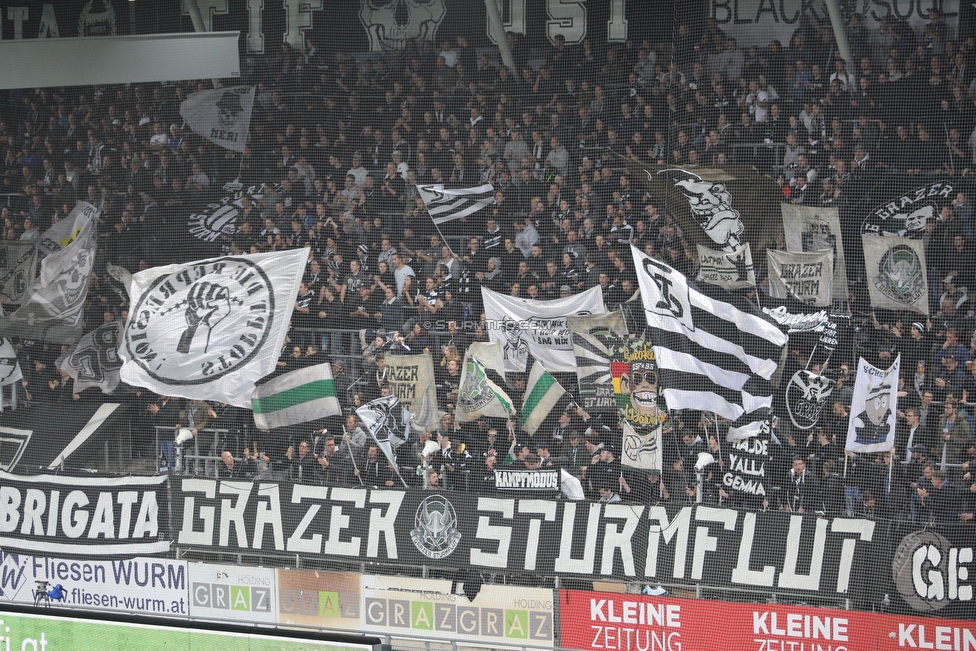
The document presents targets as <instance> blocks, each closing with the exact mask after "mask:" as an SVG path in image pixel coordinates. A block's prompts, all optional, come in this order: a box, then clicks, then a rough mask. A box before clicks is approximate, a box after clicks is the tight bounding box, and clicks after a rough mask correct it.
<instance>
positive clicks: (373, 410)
mask: <svg viewBox="0 0 976 651" xmlns="http://www.w3.org/2000/svg"><path fill="white" fill-rule="evenodd" d="M356 414H357V415H358V416H359V420H361V421H362V422H363V425H365V426H366V431H367V432H369V435H370V437H372V439H373V440H374V441H376V445H378V446H379V448H380V450H382V451H383V454H384V455H385V456H386V459H387V461H389V462H390V465H391V466H392V467H393V471H394V472H395V473H396V475H397V477H399V478H400V481H401V482H403V485H404V486H406V485H407V482H406V481H404V479H403V477H402V476H401V475H400V470H399V466H398V464H397V457H396V451H397V448H399V447H400V446H401V445H403V444H404V443H406V442H407V441H408V440H409V439H410V421H411V420H412V419H413V416H412V415H411V414H410V412H409V411H407V410H406V409H405V408H404V407H403V403H401V402H400V399H399V398H397V397H396V396H385V397H383V398H377V399H376V400H371V401H370V402H369V403H367V404H365V405H363V406H362V407H360V408H358V409H357V410H356Z"/></svg>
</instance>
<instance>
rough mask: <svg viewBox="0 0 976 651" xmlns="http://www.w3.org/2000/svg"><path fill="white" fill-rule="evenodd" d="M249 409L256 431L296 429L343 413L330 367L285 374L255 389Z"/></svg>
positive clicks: (324, 366) (321, 366) (317, 367)
mask: <svg viewBox="0 0 976 651" xmlns="http://www.w3.org/2000/svg"><path fill="white" fill-rule="evenodd" d="M251 408H252V409H253V410H254V424H255V425H257V426H258V429H274V428H276V427H285V426H286V425H297V424H298V423H307V422H309V421H313V420H316V419H319V418H325V417H326V416H338V415H339V414H341V413H342V407H340V406H339V399H338V398H337V397H336V389H335V381H334V380H333V379H332V368H331V366H330V365H329V364H318V365H316V366H310V367H308V368H303V369H301V370H298V371H293V372H291V373H286V374H285V375H282V376H281V377H279V378H276V379H274V380H271V381H270V382H268V383H266V384H262V385H261V386H258V387H255V389H254V393H253V394H252V396H251Z"/></svg>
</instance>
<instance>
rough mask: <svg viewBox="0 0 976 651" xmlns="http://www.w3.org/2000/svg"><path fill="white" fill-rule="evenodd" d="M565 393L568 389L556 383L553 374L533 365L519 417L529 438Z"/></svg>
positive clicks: (536, 364) (538, 365)
mask: <svg viewBox="0 0 976 651" xmlns="http://www.w3.org/2000/svg"><path fill="white" fill-rule="evenodd" d="M564 393H566V389H564V388H563V387H562V385H560V384H559V383H558V382H556V378H554V377H553V376H552V373H550V372H549V371H547V370H546V369H544V368H543V367H542V364H540V363H539V362H538V361H536V363H535V364H533V365H532V371H531V372H530V373H529V379H528V381H527V382H526V383H525V398H524V399H523V400H522V415H521V416H519V426H520V427H521V428H522V429H523V430H525V431H526V432H527V433H528V435H529V436H533V435H534V434H535V432H536V430H538V429H539V426H540V425H542V421H544V420H545V419H546V416H548V415H549V413H550V412H551V411H552V410H553V408H554V407H555V406H556V403H557V402H559V399H560V398H562V397H563V394H564Z"/></svg>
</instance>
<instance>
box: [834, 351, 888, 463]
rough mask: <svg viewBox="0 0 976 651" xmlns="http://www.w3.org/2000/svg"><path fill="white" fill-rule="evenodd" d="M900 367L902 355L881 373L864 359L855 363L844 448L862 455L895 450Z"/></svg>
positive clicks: (880, 370)
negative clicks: (849, 416)
mask: <svg viewBox="0 0 976 651" xmlns="http://www.w3.org/2000/svg"><path fill="white" fill-rule="evenodd" d="M900 367H901V355H898V357H896V358H895V361H894V363H893V364H892V365H891V366H889V367H888V368H887V369H884V370H882V369H880V368H876V367H875V366H873V365H872V364H870V363H869V362H867V361H865V359H864V358H863V357H861V358H859V359H858V360H857V376H856V377H855V379H854V396H853V397H852V398H851V414H852V415H851V419H850V422H849V423H848V427H847V444H846V445H845V446H844V447H845V448H846V449H848V450H850V451H851V452H856V453H858V454H865V453H871V452H884V451H885V450H890V449H891V448H892V447H894V445H895V414H896V413H897V412H898V373H899V371H900Z"/></svg>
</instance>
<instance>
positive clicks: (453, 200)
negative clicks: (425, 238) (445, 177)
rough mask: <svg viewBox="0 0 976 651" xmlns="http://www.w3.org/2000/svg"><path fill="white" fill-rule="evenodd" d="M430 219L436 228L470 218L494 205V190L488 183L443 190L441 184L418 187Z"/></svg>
mask: <svg viewBox="0 0 976 651" xmlns="http://www.w3.org/2000/svg"><path fill="white" fill-rule="evenodd" d="M417 191H418V192H420V198H421V199H423V200H424V206H426V207H427V212H428V213H430V218H431V219H432V220H434V223H435V224H437V225H438V226H439V225H441V224H444V223H446V222H449V221H454V220H455V219H462V218H464V217H470V216H471V215H473V214H475V213H476V212H478V211H480V210H483V209H484V208H485V207H487V206H490V205H492V204H494V203H495V188H493V187H492V186H491V184H490V183H485V184H484V185H479V186H478V187H475V188H445V187H444V185H443V184H441V183H435V184H429V185H418V186H417Z"/></svg>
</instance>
